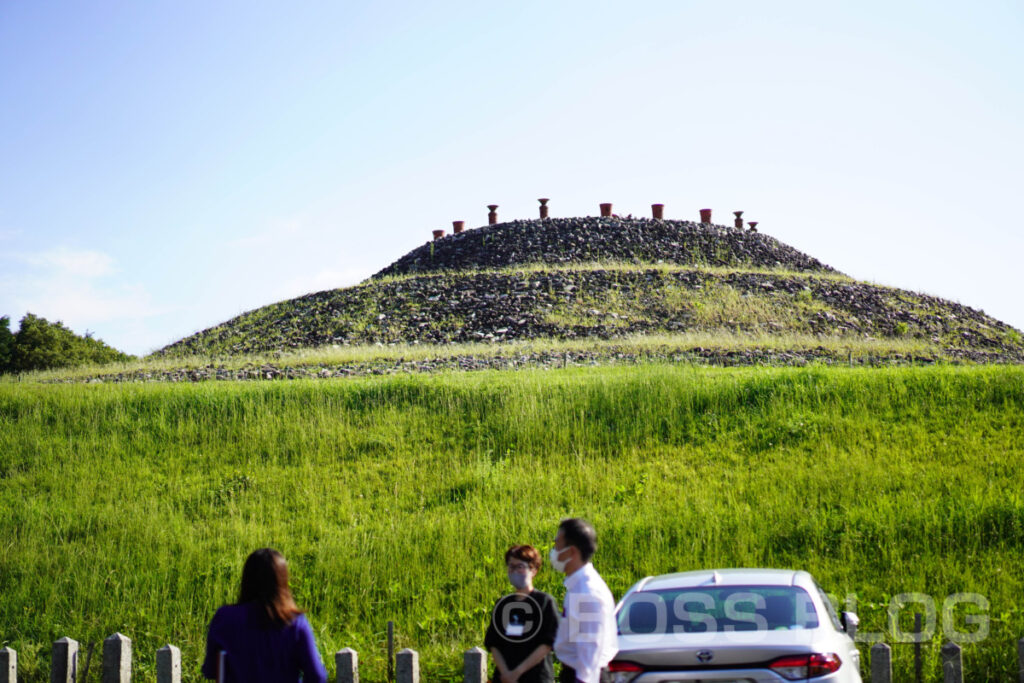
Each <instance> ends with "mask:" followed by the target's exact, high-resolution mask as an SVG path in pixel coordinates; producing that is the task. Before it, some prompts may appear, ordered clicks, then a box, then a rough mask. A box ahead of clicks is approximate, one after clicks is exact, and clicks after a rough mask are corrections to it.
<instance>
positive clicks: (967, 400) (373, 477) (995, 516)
mask: <svg viewBox="0 0 1024 683" xmlns="http://www.w3.org/2000/svg"><path fill="white" fill-rule="evenodd" d="M1022 455H1024V369H1022V368H1016V367H1003V368H973V369H967V368H949V367H940V368H903V369H894V368H889V369H860V370H854V369H823V368H810V369H799V370H796V369H698V368H690V367H675V366H667V365H666V366H657V365H655V366H642V367H635V368H594V369H568V370H558V371H547V372H544V371H539V370H538V371H528V372H516V373H509V372H483V373H465V374H450V375H437V376H405V377H394V378H365V379H359V380H351V381H337V382H317V381H308V382H305V381H303V382H294V383H268V384H257V383H231V384H214V383H208V384H200V385H163V384H158V385H128V386H108V385H87V386H82V385H76V386H60V387H56V386H41V385H35V384H21V385H17V384H6V385H2V386H0V503H2V506H0V528H2V529H3V530H4V535H3V537H2V538H0V629H2V631H0V641H3V642H4V643H5V644H8V645H10V646H11V647H13V648H14V649H16V650H17V651H18V656H19V664H20V666H21V670H22V672H23V675H25V677H26V680H30V681H35V680H39V681H41V680H45V678H46V668H47V666H48V661H49V657H48V652H49V647H50V643H51V642H52V641H53V640H55V639H57V638H59V637H61V636H63V635H69V636H71V637H74V638H76V639H78V640H80V641H81V642H83V643H90V642H94V641H99V640H101V639H102V638H103V637H105V636H107V635H109V634H111V633H113V632H114V631H121V632H123V633H125V634H127V635H129V636H130V637H132V638H133V639H134V641H135V651H136V653H137V654H136V669H137V670H138V671H140V672H141V673H142V675H143V676H147V677H149V678H150V679H151V678H152V672H153V665H154V655H153V653H154V652H155V650H156V649H157V648H158V647H160V646H161V645H163V644H164V643H166V642H171V643H174V644H176V645H178V646H180V647H181V648H182V650H183V662H184V668H185V670H186V676H185V678H186V680H196V679H197V678H198V674H197V671H198V662H199V658H200V657H201V656H202V648H203V639H204V629H205V624H206V622H207V621H208V620H209V618H210V617H211V616H212V614H213V611H214V609H215V608H216V607H217V606H218V605H219V604H221V603H223V602H227V601H231V600H233V599H234V593H235V591H236V589H237V584H238V579H239V572H240V568H241V563H242V561H243V560H244V558H245V556H246V555H247V554H248V552H250V551H251V550H252V549H254V548H257V547H260V546H263V545H272V546H274V547H277V548H279V549H280V550H281V551H282V552H283V553H284V554H285V556H286V557H288V559H289V561H290V565H291V570H292V576H293V586H294V588H295V591H296V595H297V598H298V600H299V602H300V604H301V605H303V606H304V607H305V608H307V609H308V611H309V617H310V621H311V623H312V624H313V626H314V629H315V630H316V632H317V638H318V640H319V644H320V648H321V651H322V652H323V653H325V654H326V655H328V656H327V657H325V659H327V663H328V667H329V668H331V666H332V663H333V662H332V660H331V658H330V657H329V653H332V652H334V651H335V650H337V649H340V648H342V647H345V646H351V647H353V648H355V649H357V650H358V651H359V655H360V660H361V667H362V675H363V677H364V678H365V679H366V680H369V681H379V680H382V679H383V678H384V672H385V665H384V654H383V653H384V651H383V628H384V624H385V622H386V621H387V620H388V619H393V620H394V621H395V623H396V630H397V633H398V639H399V646H401V647H405V646H409V647H413V648H415V649H418V650H419V651H420V652H421V666H422V667H423V669H424V676H425V677H427V678H441V679H455V678H457V677H458V676H459V675H461V674H460V670H461V652H462V651H463V650H464V649H466V648H468V647H470V646H472V645H476V644H479V643H480V642H481V641H482V636H483V630H484V628H485V626H486V620H487V615H488V613H489V610H490V607H491V605H492V604H493V602H494V600H495V599H496V598H497V597H498V596H500V595H501V594H502V592H503V591H504V590H506V586H505V585H504V584H505V581H504V569H503V566H502V564H501V557H502V554H503V552H504V550H505V548H506V547H507V546H508V545H509V544H511V543H516V542H526V543H533V544H536V545H538V546H541V547H542V549H544V550H545V551H546V547H547V546H548V545H549V544H550V542H551V540H552V537H553V534H554V531H555V527H556V525H557V523H558V520H559V519H560V518H562V517H565V516H575V515H579V516H583V517H586V518H589V519H590V520H591V521H592V522H593V523H594V524H595V526H596V527H597V529H598V532H599V541H600V548H599V551H598V555H597V557H596V559H595V564H596V566H597V568H598V569H599V571H601V573H602V574H603V575H604V576H605V577H606V579H607V580H608V583H609V585H610V587H611V588H612V591H613V592H614V593H615V594H616V595H617V596H620V595H621V594H622V593H623V592H624V591H625V590H626V588H628V586H629V585H630V584H632V583H633V582H634V581H635V580H636V579H637V578H639V577H642V576H644V575H647V574H657V573H664V572H669V571H679V570H686V569H695V568H702V567H727V566H780V567H799V568H804V569H808V570H810V571H811V572H812V573H814V574H815V575H816V577H817V578H818V579H819V581H820V582H821V583H822V584H823V585H824V586H825V587H826V589H827V590H829V591H831V592H833V593H835V594H836V595H837V596H839V597H840V598H843V597H845V596H847V595H848V594H856V595H857V596H858V598H859V601H860V602H859V606H860V608H859V612H860V613H861V616H862V618H863V624H862V628H863V629H864V630H867V631H885V630H886V629H887V627H888V625H887V623H886V615H885V610H884V605H885V604H886V603H887V601H888V600H889V598H890V597H891V596H892V595H894V594H897V593H904V592H910V591H919V592H923V593H927V594H929V595H931V596H933V597H935V598H936V599H938V601H939V603H940V604H941V601H942V599H943V598H945V596H947V595H949V594H951V593H956V592H964V591H974V592H978V593H981V594H983V595H985V596H986V597H987V598H988V599H989V600H990V602H991V609H990V617H991V620H992V631H991V635H990V636H989V637H988V638H987V639H986V640H985V641H983V642H981V643H979V644H976V645H970V646H968V647H967V650H966V666H967V667H968V669H969V671H970V675H971V678H972V680H1005V679H1007V678H1009V677H1010V675H1011V673H1012V672H1014V671H1016V669H1015V667H1016V662H1015V656H1016V655H1015V647H1014V643H1015V642H1016V639H1017V638H1019V637H1021V636H1024V615H1022V612H1021V607H1022V598H1021V596H1022V595H1024V568H1022V563H1021V561H1020V558H1021V554H1022V551H1024V494H1022V491H1024V473H1022V471H1021V468H1020V466H1019V464H1020V462H1021V457H1022ZM539 586H540V587H541V588H542V589H545V590H548V591H550V592H552V593H554V594H555V595H556V596H558V595H560V594H561V586H560V582H559V579H558V577H557V576H555V575H554V573H553V572H552V571H551V570H550V568H545V569H543V570H542V571H541V574H540V576H539ZM940 637H941V634H940V635H937V636H936V638H935V639H934V640H933V642H932V643H931V644H930V646H929V647H928V648H926V654H927V657H928V660H929V664H930V665H932V666H930V667H929V668H930V669H931V670H933V672H937V671H938V669H937V666H936V662H937V661H938V644H939V639H940ZM865 655H866V653H865ZM909 657H910V651H909V648H908V647H907V646H903V648H902V649H901V648H900V647H899V646H897V648H896V668H897V669H898V670H899V671H901V672H903V674H906V673H907V672H908V671H909V667H910V659H909ZM94 661H95V660H94ZM931 676H932V677H931V678H930V679H929V680H939V678H938V676H939V674H937V673H933V674H931Z"/></svg>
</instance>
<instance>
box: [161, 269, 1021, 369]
mask: <svg viewBox="0 0 1024 683" xmlns="http://www.w3.org/2000/svg"><path fill="white" fill-rule="evenodd" d="M680 333H689V334H703V335H710V336H719V337H723V338H734V337H737V336H739V337H750V338H754V337H759V338H765V337H769V338H775V339H777V340H778V341H779V342H783V343H784V342H785V341H786V340H787V339H789V338H791V337H792V336H794V335H796V336H800V337H815V338H819V339H838V340H841V341H842V342H845V343H850V344H854V345H856V344H857V343H858V342H860V341H864V340H873V341H876V342H888V343H889V344H891V345H892V347H893V348H895V347H898V346H900V345H902V344H904V343H906V342H916V343H918V344H922V345H927V346H930V347H933V349H934V352H933V353H932V354H931V355H930V357H932V358H941V359H968V360H973V361H975V362H1024V343H1022V337H1021V334H1020V332H1019V331H1018V330H1015V329H1013V328H1012V327H1009V326H1007V325H1005V324H1004V323H1001V322H999V321H998V320H995V319H993V318H991V317H990V316H987V315H985V314H984V313H982V312H981V311H976V310H974V309H971V308H969V307H966V306H960V305H958V304H954V303H952V302H950V301H945V300H942V299H938V298H935V297H930V296H927V295H923V294H916V293H913V292H908V291H905V290H900V289H893V288H888V287H881V286H878V285H873V284H869V283H864V282H856V281H854V280H851V279H849V278H847V277H845V276H842V275H838V274H835V273H811V274H808V273H803V272H793V271H789V270H785V269H781V268H753V267H751V268H748V269H746V270H736V269H732V268H722V267H705V266H700V267H697V266H680V265H676V264H634V263H621V262H600V263H585V264H574V265H572V266H555V265H550V264H539V265H534V266H531V267H526V268H519V267H517V268H504V269H497V270H472V271H460V272H446V273H440V274H437V273H434V274H426V275H411V276H410V275H401V276H393V277H388V278H382V279H373V280H369V281H367V282H364V283H363V284H360V285H357V286H355V287H347V288H344V289H335V290H327V291H323V292H317V293H314V294H307V295H305V296H301V297H298V298H295V299H290V300H288V301H282V302H278V303H275V304H270V305H268V306H263V307H261V308H258V309H256V310H254V311H248V312H246V313H243V314H241V315H239V316H237V317H235V318H233V319H231V320H228V321H226V322H224V323H222V324H220V325H217V326H215V327H212V328H209V329H207V330H203V331H202V332H198V333H196V334H194V335H191V336H189V337H186V338H185V339H182V340H180V341H178V342H175V343H174V344H171V345H169V346H167V347H165V348H164V349H162V350H160V351H158V352H157V354H156V355H162V356H168V357H181V358H187V357H189V356H192V355H196V354H200V355H207V356H218V357H226V356H236V355H243V354H258V353H268V352H275V351H278V352H279V351H285V352H288V351H293V350H295V349H300V348H311V347H328V348H329V347H331V346H345V345H373V344H396V343H412V344H420V343H423V344H453V343H454V344H465V343H471V342H481V341H483V342H488V341H490V342H507V341H510V340H517V341H524V340H576V339H584V338H593V339H612V338H622V337H625V336H630V335H632V336H637V335H666V334H680Z"/></svg>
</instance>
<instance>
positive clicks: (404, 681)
mask: <svg viewBox="0 0 1024 683" xmlns="http://www.w3.org/2000/svg"><path fill="white" fill-rule="evenodd" d="M52 652H53V654H52V657H51V660H50V683H75V682H76V681H77V680H78V642H77V641H75V640H72V639H71V638H66V637H65V638H61V639H60V640H58V641H56V642H55V643H54V644H53V651H52ZM941 660H942V680H943V681H944V682H945V683H963V681H964V665H963V656H962V652H961V648H960V646H959V645H957V644H956V643H953V642H947V643H946V644H945V645H943V646H942V653H941ZM1017 662H1018V669H1019V671H1018V681H1019V683H1024V638H1022V639H1020V640H1019V641H1018V642H1017ZM334 664H335V668H336V669H337V672H338V673H337V679H336V680H337V683H359V656H358V655H357V654H356V651H355V650H353V649H351V648H347V647H346V648H345V649H343V650H339V651H338V652H336V653H334ZM102 666H103V674H102V681H103V683H131V679H132V641H131V640H130V639H129V638H128V637H126V636H124V635H121V634H120V633H115V634H114V635H112V636H110V637H109V638H107V639H105V640H104V641H103V664H102ZM17 674H18V655H17V653H16V652H15V651H14V650H12V649H11V648H9V647H5V648H3V649H2V650H0V683H16V682H17V680H18V675H17ZM462 676H463V681H464V683H486V681H487V653H486V652H484V651H483V650H482V649H480V648H478V647H474V648H471V649H469V650H466V652H465V653H464V654H463V668H462ZM156 680H157V683H181V650H179V649H178V648H176V647H174V646H173V645H165V646H163V647H162V648H160V649H159V650H157V651H156ZM395 683H420V660H419V654H418V653H417V652H416V651H415V650H409V649H405V650H401V651H399V652H397V653H395ZM871 683H892V648H891V647H889V646H888V645H886V644H885V643H876V644H875V645H873V646H872V647H871Z"/></svg>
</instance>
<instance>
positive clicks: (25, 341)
mask: <svg viewBox="0 0 1024 683" xmlns="http://www.w3.org/2000/svg"><path fill="white" fill-rule="evenodd" d="M131 358H133V356H129V355H128V354H126V353H122V352H120V351H118V350H117V349H115V348H113V347H111V346H108V345H107V344H105V343H103V342H102V341H100V340H99V339H94V338H93V336H92V334H91V333H89V332H86V333H85V334H84V335H77V334H75V333H74V332H72V331H71V330H69V329H68V328H67V327H65V326H64V324H63V323H61V322H60V321H59V320H58V321H57V322H53V323H51V322H50V321H48V320H47V319H46V318H40V317H39V316H36V315H33V314H31V313H26V314H25V317H24V318H22V319H21V323H20V326H19V328H18V331H17V332H11V318H10V316H6V315H5V316H3V317H0V374H3V373H14V372H29V371H31V370H49V369H52V368H66V367H73V366H76V365H85V364H87V363H97V364H102V363H110V362H113V361H125V360H129V359H131Z"/></svg>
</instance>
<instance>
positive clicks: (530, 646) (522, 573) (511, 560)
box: [484, 545, 558, 683]
mask: <svg viewBox="0 0 1024 683" xmlns="http://www.w3.org/2000/svg"><path fill="white" fill-rule="evenodd" d="M505 567H506V569H508V580H509V582H510V583H511V584H512V585H513V586H515V589H516V590H515V592H514V593H510V594H508V595H506V596H505V597H503V598H501V599H500V600H498V602H497V603H496V604H495V605H494V610H493V611H492V612H491V623H490V624H489V625H488V626H487V635H486V636H484V647H486V648H487V649H488V650H489V651H490V653H491V657H492V658H493V659H494V665H495V667H494V674H493V678H492V682H493V683H553V682H554V680H555V675H554V670H553V669H552V666H551V654H550V653H551V648H552V647H553V646H554V644H555V634H556V633H557V632H558V609H557V608H556V607H555V599H554V598H552V597H551V596H550V595H548V594H547V593H545V592H543V591H539V590H534V588H533V577H534V576H536V575H537V570H538V569H540V553H538V552H537V549H536V548H534V547H533V546H530V545H514V546H512V547H511V548H509V549H508V551H507V552H506V553H505Z"/></svg>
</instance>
